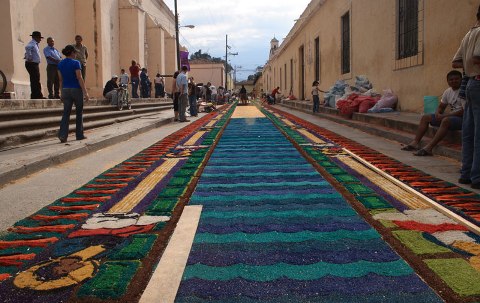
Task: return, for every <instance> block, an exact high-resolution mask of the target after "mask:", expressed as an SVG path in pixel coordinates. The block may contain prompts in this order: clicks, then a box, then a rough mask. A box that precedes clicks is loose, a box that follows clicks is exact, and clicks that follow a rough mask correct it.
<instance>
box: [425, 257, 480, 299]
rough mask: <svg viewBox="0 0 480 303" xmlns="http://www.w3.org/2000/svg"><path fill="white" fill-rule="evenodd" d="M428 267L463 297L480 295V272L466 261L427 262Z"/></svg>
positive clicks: (442, 260) (458, 259)
mask: <svg viewBox="0 0 480 303" xmlns="http://www.w3.org/2000/svg"><path fill="white" fill-rule="evenodd" d="M425 263H427V265H428V267H430V269H431V270H433V271H434V272H435V273H436V274H437V275H439V276H440V277H441V278H442V280H443V281H445V283H447V284H448V286H450V287H451V288H452V289H453V290H454V291H455V292H456V293H458V294H459V295H461V296H478V295H480V272H479V271H476V270H475V269H474V268H473V267H472V266H471V265H470V264H469V263H468V262H467V261H466V260H464V259H460V258H457V259H432V260H425Z"/></svg>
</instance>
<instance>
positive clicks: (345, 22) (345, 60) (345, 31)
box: [342, 13, 350, 74]
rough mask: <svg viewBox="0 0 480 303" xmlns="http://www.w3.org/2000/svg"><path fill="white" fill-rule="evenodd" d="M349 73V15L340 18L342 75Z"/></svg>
mask: <svg viewBox="0 0 480 303" xmlns="http://www.w3.org/2000/svg"><path fill="white" fill-rule="evenodd" d="M349 72H350V13H346V14H345V15H343V16H342V74H347V73H349Z"/></svg>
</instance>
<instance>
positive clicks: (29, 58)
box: [25, 31, 43, 99]
mask: <svg viewBox="0 0 480 303" xmlns="http://www.w3.org/2000/svg"><path fill="white" fill-rule="evenodd" d="M30 36H31V37H32V40H31V41H30V42H28V44H27V46H25V68H26V69H27V72H28V74H29V75H30V91H31V94H30V98H32V99H43V94H42V85H41V84H40V69H39V67H38V66H39V64H40V49H39V48H38V44H39V43H40V42H41V41H42V39H43V37H42V34H41V33H40V32H37V31H34V32H33V33H32V34H31V35H30Z"/></svg>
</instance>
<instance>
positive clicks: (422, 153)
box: [413, 148, 433, 157]
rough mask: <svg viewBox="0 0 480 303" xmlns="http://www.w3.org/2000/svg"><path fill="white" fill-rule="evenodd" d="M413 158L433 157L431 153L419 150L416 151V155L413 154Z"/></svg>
mask: <svg viewBox="0 0 480 303" xmlns="http://www.w3.org/2000/svg"><path fill="white" fill-rule="evenodd" d="M413 155H414V156H420V157H424V156H433V154H432V153H430V152H428V151H426V150H424V149H423V148H422V149H420V150H419V151H417V152H416V153H413Z"/></svg>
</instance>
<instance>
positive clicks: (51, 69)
mask: <svg viewBox="0 0 480 303" xmlns="http://www.w3.org/2000/svg"><path fill="white" fill-rule="evenodd" d="M47 44H48V46H47V47H45V48H44V49H43V54H44V55H45V58H46V59H47V88H48V99H60V92H59V88H60V87H59V78H58V68H57V65H58V63H60V61H61V60H62V56H61V55H60V52H59V51H58V50H57V49H56V48H55V47H54V45H55V40H53V38H52V37H48V38H47ZM52 88H53V89H54V90H55V91H54V90H53V89H52ZM54 92H55V95H54Z"/></svg>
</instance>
